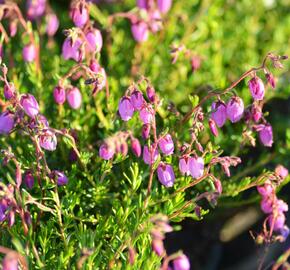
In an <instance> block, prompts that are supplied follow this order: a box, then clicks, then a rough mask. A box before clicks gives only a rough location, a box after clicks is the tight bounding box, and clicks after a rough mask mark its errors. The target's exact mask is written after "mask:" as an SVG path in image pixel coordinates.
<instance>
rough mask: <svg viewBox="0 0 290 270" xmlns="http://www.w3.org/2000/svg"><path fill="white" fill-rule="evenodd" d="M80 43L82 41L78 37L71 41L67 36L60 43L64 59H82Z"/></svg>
mask: <svg viewBox="0 0 290 270" xmlns="http://www.w3.org/2000/svg"><path fill="white" fill-rule="evenodd" d="M81 45H82V41H81V40H80V39H77V40H75V41H74V42H72V39H71V38H69V37H67V38H66V39H65V41H64V43H63V45H62V57H63V58H64V59H65V60H68V59H74V60H75V61H77V62H78V61H80V60H82V59H81V58H82V55H81V52H80V47H81Z"/></svg>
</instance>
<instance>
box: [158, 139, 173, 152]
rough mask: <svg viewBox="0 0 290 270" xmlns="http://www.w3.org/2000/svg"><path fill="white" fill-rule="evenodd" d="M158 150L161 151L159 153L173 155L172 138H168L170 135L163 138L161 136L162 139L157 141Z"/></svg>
mask: <svg viewBox="0 0 290 270" xmlns="http://www.w3.org/2000/svg"><path fill="white" fill-rule="evenodd" d="M158 145H159V148H160V150H161V152H162V153H163V154H164V155H166V156H168V155H171V154H173V152H174V143H173V141H172V138H171V136H170V134H166V135H165V136H163V137H162V138H160V140H159V143H158Z"/></svg>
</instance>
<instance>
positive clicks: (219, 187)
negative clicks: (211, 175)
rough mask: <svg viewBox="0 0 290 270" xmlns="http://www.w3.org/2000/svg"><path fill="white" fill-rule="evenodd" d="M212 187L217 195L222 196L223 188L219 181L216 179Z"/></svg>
mask: <svg viewBox="0 0 290 270" xmlns="http://www.w3.org/2000/svg"><path fill="white" fill-rule="evenodd" d="M214 186H215V188H216V191H217V192H218V193H219V194H222V192H223V186H222V182H221V181H220V180H219V179H216V180H215V181H214Z"/></svg>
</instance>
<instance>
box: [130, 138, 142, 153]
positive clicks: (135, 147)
mask: <svg viewBox="0 0 290 270" xmlns="http://www.w3.org/2000/svg"><path fill="white" fill-rule="evenodd" d="M131 148H132V152H133V153H134V155H135V156H137V157H140V156H141V152H142V148H141V144H140V142H139V140H138V139H136V138H133V139H132V140H131Z"/></svg>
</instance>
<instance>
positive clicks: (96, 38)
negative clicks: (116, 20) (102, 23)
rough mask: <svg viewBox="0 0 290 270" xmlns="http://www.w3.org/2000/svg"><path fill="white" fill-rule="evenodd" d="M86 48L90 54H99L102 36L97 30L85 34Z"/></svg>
mask: <svg viewBox="0 0 290 270" xmlns="http://www.w3.org/2000/svg"><path fill="white" fill-rule="evenodd" d="M86 39H87V48H88V50H89V51H91V52H100V51H101V49H102V47H103V38H102V34H101V32H100V31H99V30H98V29H93V30H91V31H90V32H88V33H87V34H86Z"/></svg>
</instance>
